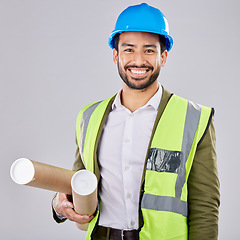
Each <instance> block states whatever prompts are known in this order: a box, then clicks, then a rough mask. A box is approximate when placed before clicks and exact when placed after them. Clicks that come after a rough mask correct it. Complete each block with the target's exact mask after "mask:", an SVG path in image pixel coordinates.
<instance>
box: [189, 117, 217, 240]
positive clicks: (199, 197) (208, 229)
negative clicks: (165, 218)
mask: <svg viewBox="0 0 240 240" xmlns="http://www.w3.org/2000/svg"><path fill="white" fill-rule="evenodd" d="M188 191H189V192H188V203H189V217H188V224H189V240H217V238H218V213H219V205H220V193H219V179H218V171H217V157H216V137H215V129H214V125H213V119H211V122H210V125H209V128H208V129H207V130H206V132H205V136H204V138H203V139H202V141H201V143H200V144H199V145H198V148H197V151H196V155H195V158H194V161H193V165H192V169H191V172H190V175H189V179H188Z"/></svg>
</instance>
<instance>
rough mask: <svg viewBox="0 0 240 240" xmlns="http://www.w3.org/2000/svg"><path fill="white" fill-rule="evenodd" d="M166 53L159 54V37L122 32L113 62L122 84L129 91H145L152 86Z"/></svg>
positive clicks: (164, 60)
mask: <svg viewBox="0 0 240 240" xmlns="http://www.w3.org/2000/svg"><path fill="white" fill-rule="evenodd" d="M166 59H167V51H164V52H163V53H162V54H161V47H160V42H159V35H157V34H154V33H146V32H124V33H121V34H120V36H119V44H118V51H117V50H116V49H114V50H113V60H114V63H115V64H116V65H117V66H118V72H119V75H120V76H121V78H122V80H123V82H124V84H125V85H126V86H128V87H129V88H131V89H138V90H142V89H146V88H148V87H149V86H150V85H151V84H153V83H154V82H155V81H156V80H157V78H158V76H159V73H160V69H161V67H163V66H164V65H165V62H166Z"/></svg>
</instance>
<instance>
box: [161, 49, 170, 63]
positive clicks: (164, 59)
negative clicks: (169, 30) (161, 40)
mask: <svg viewBox="0 0 240 240" xmlns="http://www.w3.org/2000/svg"><path fill="white" fill-rule="evenodd" d="M167 56H168V51H167V50H165V51H164V52H163V53H162V55H161V67H164V66H165V64H166V62H167Z"/></svg>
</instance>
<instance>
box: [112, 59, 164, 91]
mask: <svg viewBox="0 0 240 240" xmlns="http://www.w3.org/2000/svg"><path fill="white" fill-rule="evenodd" d="M117 67H118V73H119V75H120V77H121V78H122V80H123V82H124V83H125V84H126V85H127V86H128V87H129V88H131V89H136V90H144V89H146V88H147V87H149V86H150V85H151V84H153V83H154V82H155V81H156V80H157V78H158V76H159V74H160V69H161V67H158V68H157V69H156V71H155V72H153V74H152V75H151V76H150V77H146V79H145V81H143V80H144V78H134V80H135V81H136V83H134V81H130V80H129V78H128V76H127V74H126V71H127V69H128V68H145V69H146V70H152V71H153V67H152V66H148V65H142V66H135V65H126V66H125V67H124V70H125V72H124V71H123V69H122V68H121V67H120V66H119V61H118V64H117ZM147 78H148V79H147ZM137 81H139V82H140V81H143V82H142V83H141V84H138V83H137Z"/></svg>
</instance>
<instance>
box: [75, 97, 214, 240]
mask: <svg viewBox="0 0 240 240" xmlns="http://www.w3.org/2000/svg"><path fill="white" fill-rule="evenodd" d="M111 99H112V98H109V99H107V100H104V101H102V102H99V103H98V104H97V105H94V104H90V105H88V106H87V107H85V108H84V109H83V110H82V111H81V112H80V114H79V117H78V120H77V130H76V132H77V140H78V143H79V149H83V151H82V154H81V157H82V159H83V162H84V164H85V167H86V169H88V170H90V171H92V172H94V169H95V167H94V164H96V140H97V138H99V134H101V133H100V132H99V129H100V126H101V124H102V121H103V117H104V115H105V114H106V109H107V107H108V105H109V102H110V101H111ZM189 106H190V107H189ZM90 108H92V109H90ZM189 109H190V110H189ZM191 109H193V111H194V114H195V112H197V113H198V112H199V119H197V121H196V122H197V126H191V125H192V122H191V121H190V120H191V119H190V120H189V119H188V120H186V118H187V117H188V116H187V115H188V112H190V111H191ZM198 109H199V110H198ZM88 110H89V111H88ZM210 114H211V108H207V107H203V106H201V107H200V106H196V109H195V105H194V104H190V105H189V102H188V101H187V100H185V99H183V98H180V97H178V96H176V95H173V96H172V97H171V99H170V100H169V102H168V104H167V106H166V108H165V110H164V112H163V115H162V117H161V118H160V120H159V122H158V124H157V128H156V130H155V133H154V135H153V138H152V142H151V144H150V150H151V149H154V151H155V152H154V153H156V156H157V158H158V159H156V158H154V155H153V156H151V157H149V158H148V160H149V161H152V163H153V164H155V163H156V165H158V163H157V160H159V159H163V160H166V159H167V158H166V157H165V154H166V156H168V154H170V155H171V154H172V156H173V157H174V158H176V163H174V164H175V165H176V164H178V163H179V166H178V165H177V167H176V169H175V168H174V170H171V169H172V168H171V163H170V161H169V162H168V163H166V166H167V167H169V166H170V168H169V169H165V170H164V169H160V170H159V171H156V170H152V169H147V170H146V172H145V182H144V194H143V200H142V205H141V207H142V208H141V211H142V216H143V222H144V224H143V226H142V228H141V231H140V239H143V240H155V239H156V240H187V239H188V226H187V213H186V209H187V194H188V192H187V179H188V176H189V172H190V170H191V166H192V162H193V158H194V155H195V152H196V148H197V144H198V142H199V140H200V139H201V137H202V135H203V134H204V132H205V130H206V127H207V124H208V121H209V117H210ZM193 116H194V115H193ZM84 118H85V119H87V120H86V122H84ZM186 122H187V123H186ZM194 127H195V128H196V129H195V130H194V132H193V133H191V129H192V128H193V129H194ZM186 128H189V129H186ZM188 132H190V133H191V134H193V139H192V141H191V146H190V147H189V146H187V148H189V152H187V153H185V152H183V151H182V150H183V149H184V147H185V146H184V144H185V143H184V141H185V140H184V138H185V139H187V138H188ZM83 135H84V136H83ZM83 140H84V141H83ZM186 145H189V143H188V142H187V144H186ZM183 146H184V147H183ZM186 155H187V156H186ZM184 157H186V160H185V162H184ZM175 165H173V166H175ZM183 178H184V179H183ZM179 183H180V184H179ZM177 192H178V193H180V196H177ZM144 195H145V196H146V195H147V198H145V196H144ZM145 199H147V200H146V201H145ZM169 199H170V200H172V201H169ZM144 201H145V202H144ZM170 202H172V203H170ZM98 216H99V212H97V215H96V217H95V218H94V219H93V220H92V221H91V222H90V224H89V228H88V232H87V237H86V239H91V233H92V231H93V229H94V227H95V225H96V222H97V218H98Z"/></svg>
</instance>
